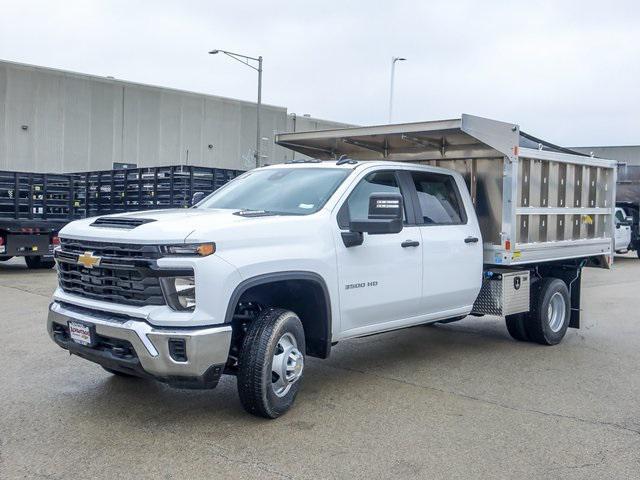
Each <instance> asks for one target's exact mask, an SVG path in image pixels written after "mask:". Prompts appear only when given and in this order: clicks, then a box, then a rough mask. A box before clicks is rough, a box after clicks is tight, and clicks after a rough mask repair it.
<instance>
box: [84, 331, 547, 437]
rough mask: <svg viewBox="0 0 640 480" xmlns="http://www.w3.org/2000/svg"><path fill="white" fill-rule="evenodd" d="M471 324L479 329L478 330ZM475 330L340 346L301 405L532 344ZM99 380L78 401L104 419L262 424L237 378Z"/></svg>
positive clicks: (308, 385) (317, 369) (312, 372)
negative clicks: (183, 385)
mask: <svg viewBox="0 0 640 480" xmlns="http://www.w3.org/2000/svg"><path fill="white" fill-rule="evenodd" d="M471 322H475V323H474V325H473V326H471V325H470V324H471ZM464 323H467V324H468V325H463V324H464ZM477 323H478V319H473V320H470V321H468V322H465V321H463V322H461V324H460V325H457V324H456V325H455V326H454V325H453V324H452V325H437V326H434V327H425V326H418V327H413V328H409V329H404V330H398V331H395V332H389V333H385V334H380V335H375V336H371V337H366V338H362V339H354V340H349V341H345V342H342V343H340V344H339V345H337V346H336V347H335V348H334V350H333V351H332V354H331V358H329V359H327V360H319V359H315V358H309V359H308V362H307V372H306V375H305V379H304V384H303V386H302V388H301V391H300V394H299V399H298V401H297V402H296V403H297V404H301V405H305V404H308V405H309V406H308V407H306V408H321V409H324V408H328V407H327V405H330V404H331V402H329V401H328V400H327V399H328V398H330V397H331V396H332V395H335V394H336V392H342V393H344V394H347V393H349V394H350V395H354V396H360V395H366V392H367V391H369V390H370V388H371V382H372V380H373V381H375V379H376V378H378V379H379V378H386V377H388V376H389V377H394V376H395V375H396V374H397V373H398V372H401V371H403V370H404V371H406V369H411V371H412V374H414V375H419V376H421V377H423V378H424V381H425V382H428V380H429V378H430V375H431V373H432V372H433V371H436V370H437V371H438V372H439V374H440V375H443V374H444V375H446V371H447V370H448V369H450V370H451V371H452V372H456V374H457V375H460V373H461V369H462V370H463V371H464V368H465V365H477V364H478V362H482V359H483V358H484V359H485V361H486V357H487V356H488V355H495V356H496V357H499V356H501V355H502V356H503V355H504V354H505V352H506V351H510V350H512V349H515V348H522V347H523V346H524V347H526V346H527V345H529V344H522V343H519V342H515V341H513V340H511V339H510V337H509V336H508V334H507V333H506V329H504V327H503V325H504V323H503V322H501V321H498V320H495V321H493V320H489V321H487V322H483V323H485V324H480V325H479V326H478V325H477ZM485 327H487V328H485ZM480 330H481V332H479V331H480ZM530 347H531V348H536V347H535V346H532V345H531V346H530ZM480 364H481V363H480ZM91 368H96V366H93V365H91ZM468 374H469V375H471V374H472V372H468ZM99 375H100V376H102V375H104V378H103V379H99V380H98V381H97V382H91V385H90V386H89V385H87V387H90V388H89V389H88V391H85V392H83V395H82V397H81V399H78V398H75V400H74V401H80V402H82V403H86V405H85V407H86V408H87V411H93V412H96V411H100V412H101V415H100V417H101V418H102V419H103V420H107V419H109V421H115V422H123V421H126V422H133V423H134V424H135V423H138V422H142V423H143V424H144V425H146V426H147V427H148V426H149V425H153V424H155V423H156V422H158V426H160V425H171V424H173V423H176V424H180V425H184V424H185V423H186V424H190V423H192V422H193V424H201V423H202V422H209V421H218V422H219V421H222V420H233V421H234V422H238V421H240V422H241V423H249V424H251V423H255V422H261V421H262V420H261V419H257V418H254V417H251V416H248V415H247V414H246V413H245V412H244V410H243V409H242V406H241V405H240V401H239V399H238V394H237V391H236V379H235V378H233V377H231V376H223V377H222V380H221V381H220V383H219V385H218V387H217V388H216V389H214V390H176V389H172V388H169V387H167V386H165V385H163V384H161V383H158V382H155V381H153V380H145V379H133V378H132V379H128V378H121V377H115V376H110V375H109V374H107V373H104V374H102V372H100V374H99ZM323 398H324V400H323ZM302 408H305V407H302ZM80 410H83V409H80ZM294 410H295V409H294ZM76 411H77V410H76ZM289 415H291V416H295V413H293V412H291V413H290V414H289ZM289 415H288V416H289Z"/></svg>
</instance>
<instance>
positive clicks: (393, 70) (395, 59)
mask: <svg viewBox="0 0 640 480" xmlns="http://www.w3.org/2000/svg"><path fill="white" fill-rule="evenodd" d="M405 60H406V58H402V57H391V82H390V85H389V123H391V121H392V117H393V79H394V77H395V73H396V62H404V61H405Z"/></svg>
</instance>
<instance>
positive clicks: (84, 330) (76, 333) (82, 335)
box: [68, 322, 93, 347]
mask: <svg viewBox="0 0 640 480" xmlns="http://www.w3.org/2000/svg"><path fill="white" fill-rule="evenodd" d="M68 325H69V336H70V337H71V340H73V341H74V342H76V343H79V344H80V345H86V346H88V347H90V346H92V345H93V331H92V330H93V328H92V327H90V326H89V325H86V324H84V323H80V322H69V324H68Z"/></svg>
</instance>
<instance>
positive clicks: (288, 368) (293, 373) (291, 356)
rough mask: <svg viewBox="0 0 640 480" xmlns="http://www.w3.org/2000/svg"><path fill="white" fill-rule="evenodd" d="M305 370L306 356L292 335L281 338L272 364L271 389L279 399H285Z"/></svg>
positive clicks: (286, 334) (288, 334) (287, 334)
mask: <svg viewBox="0 0 640 480" xmlns="http://www.w3.org/2000/svg"><path fill="white" fill-rule="evenodd" d="M303 370H304V355H302V352H300V350H298V343H297V342H296V339H295V337H294V336H293V335H292V334H290V333H285V334H284V335H282V337H280V340H278V343H277V345H276V348H275V350H274V353H273V360H272V362H271V388H272V389H273V393H275V394H276V395H277V396H278V397H284V396H285V395H286V394H287V393H288V392H289V390H290V389H291V385H293V384H294V383H295V382H297V381H298V380H299V379H300V377H301V376H302V372H303Z"/></svg>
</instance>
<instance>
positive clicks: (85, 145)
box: [0, 61, 345, 172]
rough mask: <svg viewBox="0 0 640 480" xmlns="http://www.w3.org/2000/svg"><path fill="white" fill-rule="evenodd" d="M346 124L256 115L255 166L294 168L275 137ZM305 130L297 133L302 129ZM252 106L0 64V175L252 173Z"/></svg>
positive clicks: (266, 111)
mask: <svg viewBox="0 0 640 480" xmlns="http://www.w3.org/2000/svg"><path fill="white" fill-rule="evenodd" d="M344 125H345V124H341V123H335V122H327V121H323V120H317V119H313V118H308V117H304V116H302V117H301V116H295V115H291V116H288V115H287V110H286V108H284V107H275V106H270V105H263V106H262V113H261V130H262V137H263V138H265V137H266V140H263V143H262V146H261V148H262V155H266V158H263V160H262V161H263V163H277V162H279V161H282V160H288V159H291V158H293V152H291V151H289V150H286V149H283V148H281V147H279V146H276V145H275V144H274V143H273V136H274V133H276V132H283V131H293V130H296V131H300V130H311V129H318V128H335V127H339V126H344ZM302 126H303V127H304V128H301V127H302ZM255 128H256V104H255V103H251V102H244V101H240V100H234V99H229V98H224V97H216V96H212V95H203V94H197V93H192V92H185V91H180V90H173V89H167V88H161V87H154V86H148V85H141V84H135V83H130V82H124V81H120V80H114V79H109V78H103V77H96V76H90V75H82V74H78V73H71V72H65V71H60V70H53V69H48V68H42V67H35V66H30V65H22V64H16V63H12V62H1V61H0V169H3V170H22V171H40V172H70V171H81V170H98V169H111V168H112V166H113V163H114V162H122V163H134V164H136V165H137V166H139V167H144V166H158V165H178V164H189V165H201V166H215V167H220V168H233V169H248V168H251V167H252V166H254V165H255V160H254V158H253V152H254V149H255Z"/></svg>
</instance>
